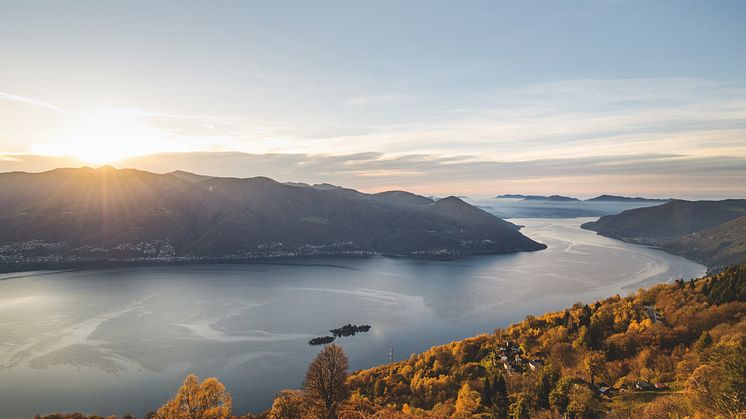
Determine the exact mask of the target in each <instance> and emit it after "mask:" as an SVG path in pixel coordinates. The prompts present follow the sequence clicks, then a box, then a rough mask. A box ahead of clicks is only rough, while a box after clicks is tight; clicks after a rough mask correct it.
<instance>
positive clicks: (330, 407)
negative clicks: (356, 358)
mask: <svg viewBox="0 0 746 419" xmlns="http://www.w3.org/2000/svg"><path fill="white" fill-rule="evenodd" d="M348 366H349V363H348V361H347V356H346V355H345V353H344V351H343V350H342V348H341V347H339V346H337V345H334V344H331V345H327V346H326V347H324V349H322V350H321V352H320V353H319V355H318V356H317V357H316V359H314V360H313V362H311V365H309V367H308V372H307V373H306V379H305V381H304V382H303V387H304V389H305V390H306V391H307V392H308V394H309V395H310V396H311V398H312V399H313V400H314V401H315V402H316V403H317V404H318V405H319V406H320V407H321V408H322V410H323V412H324V413H323V417H324V418H326V419H335V418H337V409H338V408H339V406H340V404H341V403H342V402H344V400H345V399H346V398H347V388H346V387H345V380H346V378H347V368H348Z"/></svg>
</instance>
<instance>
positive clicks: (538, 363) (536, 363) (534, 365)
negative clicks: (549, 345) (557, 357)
mask: <svg viewBox="0 0 746 419" xmlns="http://www.w3.org/2000/svg"><path fill="white" fill-rule="evenodd" d="M543 366H544V361H543V360H541V359H533V360H531V361H528V367H529V368H531V371H536V370H537V369H539V368H541V367H543Z"/></svg>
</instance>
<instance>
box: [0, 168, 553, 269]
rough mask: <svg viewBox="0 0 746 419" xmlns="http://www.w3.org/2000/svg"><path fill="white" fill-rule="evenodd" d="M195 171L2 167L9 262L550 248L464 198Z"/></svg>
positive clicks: (0, 199)
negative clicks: (25, 170)
mask: <svg viewBox="0 0 746 419" xmlns="http://www.w3.org/2000/svg"><path fill="white" fill-rule="evenodd" d="M329 186H332V185H328V186H326V185H325V186H323V187H321V188H319V187H315V186H314V187H308V186H293V185H287V184H282V183H278V182H275V181H274V180H272V179H269V178H264V177H256V178H250V179H238V178H220V177H206V176H205V177H202V176H200V175H194V174H189V173H187V172H173V173H169V174H155V173H149V172H144V171H138V170H130V169H123V170H117V169H114V168H110V167H104V168H100V169H91V168H79V169H57V170H52V171H49V172H44V173H23V172H13V173H2V174H0V265H4V266H5V267H6V269H8V267H9V266H10V267H11V268H12V267H13V266H23V265H29V266H30V265H34V264H36V265H39V264H46V265H55V266H56V265H64V264H65V263H69V262H74V263H79V264H85V263H87V262H90V261H98V262H121V261H127V262H133V263H136V262H138V261H153V262H160V261H192V260H244V259H255V258H264V257H278V256H304V255H367V254H383V255H397V256H411V257H458V256H463V255H471V254H487V253H504V252H516V251H530V250H540V249H543V248H545V247H546V246H544V245H542V244H539V243H537V242H535V241H533V240H531V239H529V238H527V237H525V236H524V235H522V234H521V233H520V232H519V231H518V229H517V227H516V226H515V225H513V224H511V223H508V222H506V221H504V220H502V219H500V218H498V217H496V216H494V215H491V214H489V213H487V212H484V211H482V210H480V209H478V208H476V207H473V206H471V205H469V204H467V203H465V202H463V201H462V200H461V199H459V198H456V197H448V198H444V199H441V200H438V201H433V200H431V199H428V198H425V197H422V196H418V195H414V194H411V193H408V192H403V191H391V192H383V193H378V194H364V193H360V192H358V191H355V190H352V189H345V188H341V187H336V186H334V187H329Z"/></svg>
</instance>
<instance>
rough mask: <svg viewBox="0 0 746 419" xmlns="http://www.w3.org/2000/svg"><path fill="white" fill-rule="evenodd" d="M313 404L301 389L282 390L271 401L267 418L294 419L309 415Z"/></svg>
mask: <svg viewBox="0 0 746 419" xmlns="http://www.w3.org/2000/svg"><path fill="white" fill-rule="evenodd" d="M313 408H314V406H313V405H312V404H311V403H310V400H309V398H308V396H307V395H306V394H305V393H304V392H303V391H298V390H282V391H281V392H280V394H278V395H277V397H276V398H275V401H274V403H272V408H271V409H270V410H269V414H268V417H269V419H294V418H300V417H304V416H306V417H308V416H311V414H312V412H311V411H312V410H313Z"/></svg>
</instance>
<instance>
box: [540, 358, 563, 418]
mask: <svg viewBox="0 0 746 419" xmlns="http://www.w3.org/2000/svg"><path fill="white" fill-rule="evenodd" d="M557 380H559V373H558V372H556V371H554V370H553V369H551V368H548V367H545V368H542V369H541V371H539V374H538V375H537V376H536V396H537V400H536V402H537V404H538V405H539V407H541V408H544V409H546V408H549V394H550V393H551V392H552V389H553V388H554V386H555V384H557Z"/></svg>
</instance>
